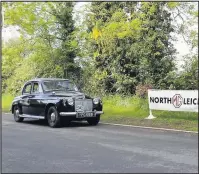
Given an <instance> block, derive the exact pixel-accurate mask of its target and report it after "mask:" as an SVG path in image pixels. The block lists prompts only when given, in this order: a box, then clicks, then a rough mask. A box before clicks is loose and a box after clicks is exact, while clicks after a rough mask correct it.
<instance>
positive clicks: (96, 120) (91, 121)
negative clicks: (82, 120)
mask: <svg viewBox="0 0 199 174" xmlns="http://www.w3.org/2000/svg"><path fill="white" fill-rule="evenodd" d="M99 121H100V115H96V117H94V118H88V119H87V122H88V124H89V125H93V126H95V125H97V124H98V123H99Z"/></svg>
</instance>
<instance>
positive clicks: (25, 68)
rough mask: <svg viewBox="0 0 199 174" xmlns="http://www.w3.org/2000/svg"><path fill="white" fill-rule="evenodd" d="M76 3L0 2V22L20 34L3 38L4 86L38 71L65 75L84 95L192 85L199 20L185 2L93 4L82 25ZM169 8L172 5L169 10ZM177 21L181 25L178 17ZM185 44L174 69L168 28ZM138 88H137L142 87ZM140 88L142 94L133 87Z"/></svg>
mask: <svg viewBox="0 0 199 174" xmlns="http://www.w3.org/2000/svg"><path fill="white" fill-rule="evenodd" d="M74 4H75V3H74V2H25V3H24V2H9V3H7V2H4V3H3V8H4V10H5V14H4V19H5V21H4V24H5V26H4V27H9V26H17V27H18V28H19V32H20V38H19V39H14V40H10V41H9V42H7V43H4V44H3V49H2V51H3V58H2V90H3V92H9V93H12V94H14V93H15V91H16V88H20V87H21V86H22V84H23V83H24V82H25V81H26V80H28V79H30V78H35V77H61V78H62V77H64V78H69V79H71V80H73V81H75V82H76V83H78V84H80V85H81V86H82V89H83V90H84V91H86V92H87V93H88V94H92V95H101V96H105V95H106V94H116V93H120V94H135V93H136V91H137V93H140V95H141V96H142V92H144V89H143V87H144V86H147V85H152V86H153V87H154V88H158V89H196V88H197V77H196V75H195V74H196V73H195V72H196V69H197V62H198V59H197V57H198V55H197V53H194V52H193V50H194V49H196V47H197V45H198V32H197V31H196V30H195V29H194V28H190V27H189V26H191V25H192V24H193V23H196V21H197V19H198V11H197V9H195V8H194V5H193V4H194V3H189V2H92V3H91V5H90V6H88V8H87V12H88V13H86V16H85V20H84V22H83V24H82V26H80V27H79V28H77V27H75V21H74V20H73V7H74ZM168 9H169V10H168ZM177 18H178V19H179V18H180V19H182V22H181V23H180V24H179V25H178V22H177V21H179V20H177ZM172 32H175V33H179V34H182V35H183V37H184V39H185V40H186V41H187V43H188V44H189V45H190V50H191V51H192V54H191V55H189V56H187V59H186V61H185V65H186V66H185V67H183V71H182V72H181V73H180V74H177V73H176V69H175V65H174V59H175V49H174V46H173V45H172V44H171V41H172V39H173V37H172V36H171V33H172ZM139 89H140V90H139ZM138 91H140V92H138Z"/></svg>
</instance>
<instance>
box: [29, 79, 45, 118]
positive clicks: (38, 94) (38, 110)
mask: <svg viewBox="0 0 199 174" xmlns="http://www.w3.org/2000/svg"><path fill="white" fill-rule="evenodd" d="M29 103H30V105H29V107H30V114H31V115H35V116H44V110H45V105H44V104H43V102H42V91H41V88H40V84H39V83H38V82H32V90H31V95H30V96H29Z"/></svg>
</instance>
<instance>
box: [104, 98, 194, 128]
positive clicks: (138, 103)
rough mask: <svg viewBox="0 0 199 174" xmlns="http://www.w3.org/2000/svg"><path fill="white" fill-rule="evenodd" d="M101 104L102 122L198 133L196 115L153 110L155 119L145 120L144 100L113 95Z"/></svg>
mask: <svg viewBox="0 0 199 174" xmlns="http://www.w3.org/2000/svg"><path fill="white" fill-rule="evenodd" d="M103 103H104V109H103V110H104V115H103V116H102V117H101V121H102V122H107V123H117V124H127V125H136V126H149V127H159V128H168V129H179V130H187V131H198V113H193V112H171V111H156V110H153V111H152V113H153V115H154V116H155V117H156V118H155V119H153V120H147V119H145V118H146V117H147V116H148V115H149V109H148V102H147V100H146V99H140V98H138V97H136V96H134V97H125V98H124V97H121V96H118V95H115V96H107V97H104V98H103Z"/></svg>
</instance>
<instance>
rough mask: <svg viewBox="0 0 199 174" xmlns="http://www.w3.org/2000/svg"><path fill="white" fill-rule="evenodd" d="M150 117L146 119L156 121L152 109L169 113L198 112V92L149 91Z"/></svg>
mask: <svg viewBox="0 0 199 174" xmlns="http://www.w3.org/2000/svg"><path fill="white" fill-rule="evenodd" d="M148 102H149V110H150V115H149V116H148V117H147V118H146V119H154V118H156V117H154V116H153V115H152V109H154V110H167V111H185V112H198V103H199V99H198V90H157V89H149V90H148Z"/></svg>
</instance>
